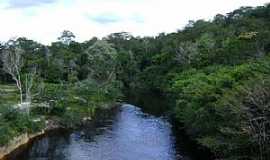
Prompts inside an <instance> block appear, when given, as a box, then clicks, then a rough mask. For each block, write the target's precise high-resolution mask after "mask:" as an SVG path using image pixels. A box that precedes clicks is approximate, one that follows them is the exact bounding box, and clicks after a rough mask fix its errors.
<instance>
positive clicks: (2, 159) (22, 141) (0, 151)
mask: <svg viewBox="0 0 270 160" xmlns="http://www.w3.org/2000/svg"><path fill="white" fill-rule="evenodd" d="M60 128H63V127H62V126H60V125H59V124H57V123H55V121H51V120H48V121H46V127H45V128H44V129H42V130H41V131H40V132H37V133H32V134H29V133H24V134H22V135H20V136H18V137H15V138H13V140H11V141H10V142H9V143H8V144H7V145H5V146H3V147H0V160H6V158H7V156H8V155H10V154H12V153H13V152H14V151H15V150H17V149H19V148H21V147H23V146H24V145H27V144H29V143H30V142H32V141H33V140H35V139H36V138H38V137H41V136H43V135H45V134H46V133H48V132H50V131H53V130H57V129H60Z"/></svg>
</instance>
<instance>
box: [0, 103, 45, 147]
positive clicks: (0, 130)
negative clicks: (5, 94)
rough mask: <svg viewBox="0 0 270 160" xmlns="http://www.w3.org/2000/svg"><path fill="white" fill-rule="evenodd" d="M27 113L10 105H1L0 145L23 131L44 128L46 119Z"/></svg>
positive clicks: (35, 130) (34, 130)
mask: <svg viewBox="0 0 270 160" xmlns="http://www.w3.org/2000/svg"><path fill="white" fill-rule="evenodd" d="M36 119H37V117H36V116H35V115H30V116H29V115H26V114H24V113H20V112H19V111H17V110H15V109H13V108H12V107H10V106H1V107H0V146H2V145H5V144H7V143H8V142H9V141H10V140H12V139H13V138H14V137H17V136H19V135H21V134H23V133H35V132H38V131H40V130H41V129H43V128H44V120H43V119H40V118H39V119H38V120H37V121H36Z"/></svg>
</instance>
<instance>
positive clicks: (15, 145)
mask: <svg viewBox="0 0 270 160" xmlns="http://www.w3.org/2000/svg"><path fill="white" fill-rule="evenodd" d="M119 105H120V104H119V103H114V104H110V105H109V104H106V105H104V106H103V107H101V108H99V111H98V112H96V114H95V115H94V117H81V118H80V123H75V125H73V126H70V125H67V124H63V122H61V120H60V119H58V120H56V119H55V118H52V119H54V120H52V119H49V120H47V121H46V123H45V127H44V129H42V130H41V131H39V132H36V133H31V134H29V133H24V134H22V135H20V136H17V137H14V138H13V139H12V140H10V141H9V143H8V144H6V145H4V146H2V147H0V160H7V159H8V157H10V156H11V155H12V154H13V153H16V152H19V151H20V150H22V149H24V148H25V147H26V146H28V145H29V144H31V143H32V142H33V141H35V140H36V139H39V138H41V137H43V136H45V135H46V134H49V133H50V132H53V131H56V130H60V129H64V130H73V129H76V128H77V127H82V126H84V125H87V124H88V122H92V121H95V119H98V118H99V117H100V115H102V113H101V112H108V110H110V111H112V110H113V109H114V108H117V106H119Z"/></svg>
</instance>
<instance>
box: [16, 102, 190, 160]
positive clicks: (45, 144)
mask: <svg viewBox="0 0 270 160" xmlns="http://www.w3.org/2000/svg"><path fill="white" fill-rule="evenodd" d="M182 158H183V159H188V157H182V156H180V154H179V153H177V152H176V149H175V138H174V136H173V134H172V131H171V125H170V123H168V122H167V120H166V119H163V118H157V117H154V116H151V115H148V114H145V113H143V112H142V111H141V110H140V109H139V108H137V107H135V106H133V105H123V106H122V107H121V108H120V111H119V112H117V114H116V115H115V116H112V117H110V118H106V119H104V121H103V122H102V123H101V124H97V126H94V127H93V126H89V128H85V129H83V130H80V131H76V132H73V133H58V134H52V135H48V136H46V137H44V138H42V139H41V140H38V141H36V142H34V144H33V145H32V146H31V147H30V148H29V149H27V150H26V151H24V152H23V153H22V154H21V155H19V159H20V160H176V159H182ZM14 159H18V157H15V158H14Z"/></svg>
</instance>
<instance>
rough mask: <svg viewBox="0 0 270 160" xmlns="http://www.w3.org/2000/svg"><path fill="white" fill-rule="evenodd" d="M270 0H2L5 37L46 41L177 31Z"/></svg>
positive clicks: (0, 13)
mask: <svg viewBox="0 0 270 160" xmlns="http://www.w3.org/2000/svg"><path fill="white" fill-rule="evenodd" d="M267 2H268V0H203V1H199V0H0V19H1V30H0V41H7V40H8V39H10V38H13V37H19V36H25V37H27V38H29V39H33V40H36V41H39V42H42V43H45V44H49V43H50V42H52V41H56V39H57V37H58V36H59V34H60V33H61V31H63V30H70V31H72V32H73V33H74V34H75V35H76V37H77V38H76V40H77V41H84V40H88V39H90V38H91V37H93V36H97V37H103V36H106V35H108V34H109V33H113V32H121V31H127V32H131V33H132V34H133V35H136V36H137V35H138V36H153V35H157V34H158V33H161V32H167V33H168V32H174V31H176V30H177V29H181V28H183V27H184V26H185V25H186V24H187V23H188V21H189V20H197V19H206V20H209V19H211V18H213V17H214V16H215V15H216V14H217V13H221V14H226V13H228V12H230V11H232V10H234V9H237V8H239V7H240V6H258V5H263V4H265V3H267Z"/></svg>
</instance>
